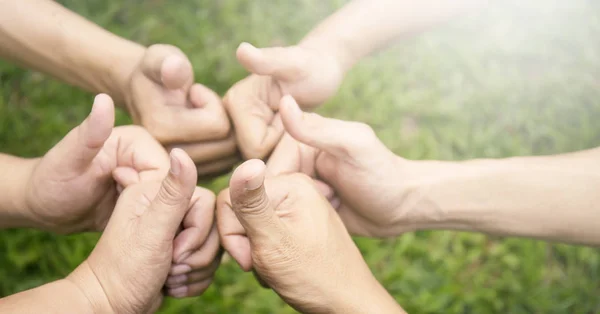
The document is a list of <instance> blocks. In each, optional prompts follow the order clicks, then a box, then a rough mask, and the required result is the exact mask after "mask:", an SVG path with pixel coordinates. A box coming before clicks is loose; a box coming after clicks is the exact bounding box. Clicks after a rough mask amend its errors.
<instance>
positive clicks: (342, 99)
mask: <svg viewBox="0 0 600 314" xmlns="http://www.w3.org/2000/svg"><path fill="white" fill-rule="evenodd" d="M60 2H61V3H63V4H65V5H66V6H67V7H69V8H71V9H72V10H74V11H76V12H78V13H80V14H82V15H84V16H86V17H88V18H90V19H91V20H93V21H95V22H97V23H98V24H100V25H102V26H104V27H106V28H108V29H109V30H111V31H113V32H115V33H117V34H119V35H122V36H125V37H127V38H131V39H133V40H136V41H138V42H141V43H144V44H152V43H159V42H162V43H169V44H173V45H177V46H178V47H180V48H181V49H182V50H183V51H184V52H186V53H187V54H188V56H189V57H190V59H191V61H192V63H193V64H194V65H195V73H196V76H197V80H198V81H199V82H202V83H204V84H206V85H207V86H209V87H211V88H213V89H215V90H216V91H217V92H219V93H220V94H223V93H224V92H225V91H226V90H227V88H228V87H229V86H231V85H232V84H233V83H234V82H236V81H237V80H239V79H241V78H243V77H244V76H245V75H246V73H245V71H244V70H243V69H242V68H241V67H240V66H239V65H238V64H237V63H236V61H235V55H234V51H235V48H236V47H237V45H238V44H239V43H240V42H241V41H249V42H251V43H254V44H256V45H258V46H268V45H277V44H292V43H295V42H296V41H297V40H298V39H299V38H301V37H302V35H303V34H305V33H306V32H307V31H308V30H309V29H310V28H311V27H312V26H313V25H314V24H315V23H316V22H317V21H319V20H320V19H322V18H323V17H325V16H327V15H328V14H330V13H331V12H333V11H334V10H335V9H336V8H338V7H339V6H341V5H343V3H344V1H341V0H339V1H336V0H327V1H319V0H296V1H277V2H276V1H267V0H256V1H243V0H220V1H215V0H185V1H177V2H171V3H168V2H167V1H165V0H126V1H123V0H103V1H101V0H88V1H76V0H62V1H60ZM91 101H92V96H91V95H89V94H86V93H84V92H81V91H79V90H77V89H74V88H71V87H69V86H66V85H64V84H61V83H60V82H57V81H54V80H52V79H50V78H48V77H45V76H43V75H41V74H38V73H33V72H29V71H25V70H21V69H18V68H17V67H14V66H12V65H9V64H6V63H3V62H2V61H0V113H1V114H0V146H1V147H2V150H3V151H4V152H7V153H11V154H16V155H20V156H39V155H42V154H43V153H44V152H45V151H46V150H47V149H49V148H50V147H51V146H52V145H53V144H54V143H55V142H56V141H58V140H59V139H60V138H61V137H62V136H63V135H64V134H66V133H67V131H68V130H69V129H70V128H72V127H73V126H75V125H76V124H78V123H79V121H81V120H82V119H83V118H84V117H85V116H86V115H87V112H88V110H89V109H90V104H91ZM321 112H322V113H324V114H326V115H329V116H334V117H337V118H342V119H348V120H361V121H365V122H367V123H369V124H370V125H372V126H373V127H374V128H375V130H376V131H377V133H378V134H379V136H380V137H381V138H382V139H383V141H384V142H385V143H386V144H387V145H388V146H389V147H390V148H391V149H393V150H394V151H395V152H396V153H398V154H400V155H402V156H405V157H408V158H415V159H424V158H437V159H449V160H457V159H466V158H473V157H504V156H514V155H529V154H552V153H560V152H566V151H573V150H578V149H583V148H588V147H595V146H598V145H599V144H600V123H598V121H600V3H598V2H596V1H593V0H589V1H584V0H575V1H569V2H567V1H560V0H552V1H543V0H535V1H527V2H525V3H521V2H519V1H516V0H513V1H505V2H502V1H499V3H498V4H497V5H494V6H491V7H490V8H489V9H486V10H485V11H482V12H481V13H479V14H475V15H473V16H469V17H464V18H461V19H457V20H456V21H455V22H453V23H450V24H448V25H446V26H444V27H439V28H437V29H435V30H433V31H431V32H429V33H427V34H426V35H423V36H419V37H417V38H415V39H411V40H407V41H404V42H402V43H401V44H399V45H397V46H396V47H393V48H392V49H390V50H387V51H386V52H384V53H380V54H377V55H376V56H374V57H372V58H369V59H367V60H365V61H364V62H362V63H361V64H359V65H358V66H357V67H356V68H355V69H354V70H352V71H351V73H350V74H349V75H348V77H347V79H346V80H345V82H344V84H343V86H342V88H341V91H340V92H339V94H338V95H337V96H336V97H335V98H334V99H333V100H331V101H330V102H329V103H328V104H327V105H326V106H324V108H323V109H322V110H321ZM118 122H119V123H120V124H125V123H128V122H129V120H128V118H127V117H126V116H125V115H124V114H120V115H119V118H118ZM224 182H226V180H225V179H221V180H219V181H217V182H215V183H212V184H210V187H211V188H213V189H215V190H218V189H219V188H220V187H222V186H223V184H224ZM96 239H97V235H93V234H86V235H76V236H56V235H51V234H47V233H42V232H36V231H29V230H9V231H2V232H0V296H6V295H9V294H12V293H14V292H17V291H20V290H23V289H28V288H31V287H35V286H37V285H40V284H43V283H45V282H47V281H50V280H53V279H56V278H59V277H62V276H65V275H66V274H68V273H69V271H70V270H72V269H73V268H75V267H76V265H77V264H78V263H80V262H81V261H82V260H83V259H84V258H85V256H86V255H87V254H88V253H89V252H90V251H91V249H92V248H93V245H94V243H95V241H96ZM357 242H358V244H359V246H360V248H361V250H362V252H363V253H364V255H365V258H366V260H367V262H368V263H369V265H370V266H371V267H372V269H373V271H374V273H375V275H376V276H377V277H378V278H379V279H380V280H381V281H382V282H383V284H384V285H385V287H387V288H388V290H389V291H390V292H391V293H392V294H393V295H394V296H395V297H396V299H397V300H398V302H400V303H401V304H402V305H403V306H404V307H405V309H407V310H408V311H409V312H414V313H441V312H444V313H600V298H599V296H600V251H599V250H597V249H592V248H584V247H577V246H569V245H563V244H548V243H544V242H540V241H533V240H527V239H516V238H510V239H501V238H496V237H490V236H485V235H480V234H469V233H457V232H444V231H435V232H434V231H428V232H417V233H409V234H406V235H403V236H402V237H399V238H398V239H393V240H370V239H357ZM357 297H360V296H357ZM188 312H189V313H293V311H292V310H291V309H290V308H289V307H287V306H285V305H284V304H283V303H282V302H281V301H280V300H279V299H278V298H277V296H276V295H275V294H274V293H273V292H271V291H269V290H264V289H261V288H260V287H259V286H258V285H257V284H256V283H255V281H254V278H253V277H252V275H249V274H245V273H242V272H241V271H239V270H238V269H237V267H236V266H235V265H234V263H227V264H225V265H223V267H222V268H221V269H220V270H219V271H218V273H217V277H216V280H215V283H214V284H213V286H212V287H211V288H210V289H209V290H208V291H207V292H206V293H205V294H204V295H203V296H201V297H199V298H193V299H189V300H183V301H173V300H169V301H168V302H166V305H165V306H164V307H163V309H162V311H161V313H188Z"/></svg>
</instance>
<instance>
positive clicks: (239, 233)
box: [217, 159, 400, 313]
mask: <svg viewBox="0 0 600 314" xmlns="http://www.w3.org/2000/svg"><path fill="white" fill-rule="evenodd" d="M265 170H266V169H265V165H264V163H263V162H262V161H260V160H256V159H254V160H250V161H247V162H245V163H244V164H242V165H241V166H239V167H238V168H237V169H236V170H235V172H234V173H233V175H232V177H231V181H230V184H229V189H228V190H225V191H223V192H222V193H221V194H220V195H219V198H218V203H217V215H218V226H219V233H220V236H221V241H222V243H223V246H224V247H225V249H226V250H227V251H228V252H229V253H230V254H231V256H232V257H233V258H234V259H235V260H236V261H237V262H238V263H239V265H240V266H241V267H242V268H243V269H244V270H246V271H249V270H251V269H253V270H255V271H256V272H257V274H258V275H259V276H260V277H261V278H262V279H263V280H264V281H265V283H266V284H267V285H268V286H269V287H271V288H272V289H274V290H275V291H276V292H277V293H278V294H279V295H280V296H281V297H282V298H283V299H284V300H285V301H286V302H287V303H288V304H290V305H291V306H293V307H294V308H296V309H297V310H299V311H301V312H305V313H306V312H310V313H315V312H318V313H390V310H391V312H394V313H396V312H400V308H399V307H398V305H397V304H396V303H395V302H394V300H393V299H392V298H391V297H390V296H389V295H388V294H387V292H386V291H385V290H384V289H383V288H382V287H381V285H380V284H379V283H378V282H377V280H375V278H374V277H373V275H372V274H371V272H370V270H369V268H368V267H367V265H366V264H365V262H364V260H363V258H362V256H361V255H360V252H359V250H358V249H357V247H356V246H355V244H354V242H352V239H351V238H350V235H349V234H348V232H347V231H346V228H345V227H344V224H343V223H342V221H341V220H340V218H339V217H338V215H337V214H336V212H335V210H334V209H333V208H332V207H331V205H330V204H329V202H328V201H327V200H326V199H325V198H324V197H323V196H322V194H321V193H320V192H319V191H318V190H317V189H316V187H315V185H314V184H313V182H312V180H311V179H310V178H309V177H307V176H305V175H302V174H292V175H284V176H279V177H273V178H269V179H267V180H265ZM357 296H360V298H357Z"/></svg>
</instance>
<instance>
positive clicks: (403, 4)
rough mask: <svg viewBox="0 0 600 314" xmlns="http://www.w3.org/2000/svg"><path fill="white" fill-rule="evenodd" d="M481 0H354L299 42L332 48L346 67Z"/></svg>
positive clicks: (472, 7)
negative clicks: (395, 40) (393, 41)
mask: <svg viewBox="0 0 600 314" xmlns="http://www.w3.org/2000/svg"><path fill="white" fill-rule="evenodd" d="M485 3H486V1H485V0H458V1H451V0H424V1H414V0H355V1H352V2H350V3H349V4H347V5H346V6H344V7H343V8H342V9H340V10H339V11H337V12H336V13H334V14H333V15H331V16H329V17H328V18H327V19H325V20H324V21H323V22H322V23H321V24H319V25H318V26H317V27H315V28H314V29H313V30H312V31H311V32H310V33H309V34H308V35H307V36H306V37H305V38H304V39H303V40H302V42H301V44H300V45H308V46H311V47H313V48H316V49H320V50H322V51H328V52H330V53H331V52H333V54H334V55H336V56H337V57H338V59H339V60H340V62H341V64H342V65H343V67H344V68H345V69H346V70H347V69H349V68H350V67H351V66H352V65H353V64H354V63H355V62H357V61H358V60H360V59H361V58H363V57H365V56H367V55H369V54H370V53H372V52H374V51H376V50H378V49H381V48H383V47H385V46H386V45H388V44H389V43H390V42H391V41H392V40H394V39H397V38H399V37H402V36H408V35H411V34H415V33H420V32H423V31H425V30H426V29H428V28H430V27H432V26H435V25H437V24H440V23H442V22H446V21H447V20H449V19H451V18H453V17H454V16H456V15H458V14H460V13H464V12H468V11H470V10H471V9H474V8H477V7H479V6H481V5H483V4H485Z"/></svg>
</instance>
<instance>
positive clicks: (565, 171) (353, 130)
mask: <svg viewBox="0 0 600 314" xmlns="http://www.w3.org/2000/svg"><path fill="white" fill-rule="evenodd" d="M281 116H282V121H283V125H284V127H285V130H286V131H287V133H288V134H289V135H288V136H287V137H286V138H284V140H283V141H282V142H281V143H280V147H278V148H276V149H275V151H274V153H273V155H272V156H271V158H270V159H269V163H268V171H269V173H270V174H271V175H273V176H276V175H279V174H285V173H295V172H301V173H305V174H307V175H309V176H311V177H313V178H315V179H319V180H320V181H321V182H322V183H324V184H326V185H328V186H329V187H330V188H331V189H332V190H333V192H334V194H335V196H334V197H330V199H332V203H333V205H334V206H335V207H336V208H337V212H338V213H339V215H340V217H341V218H342V220H343V221H344V223H345V225H346V227H347V228H348V230H349V231H350V232H351V233H352V234H354V235H360V236H369V237H394V236H398V235H401V234H402V233H405V232H408V231H414V230H430V229H445V230H461V231H474V232H484V233H489V234H496V235H502V236H520V237H531V238H536V239H542V240H550V241H560V242H567V243H575V244H584V245H590V246H599V245H600V228H599V227H600V223H599V222H598V219H596V218H597V217H598V215H599V214H600V205H599V204H598V202H597V201H596V200H597V189H598V187H599V186H600V165H598V163H597V160H598V158H600V149H598V148H595V149H590V150H584V151H579V152H574V153H567V154H561V155H554V156H534V157H512V158H506V159H478V160H467V161H459V162H450V161H435V160H428V161H419V160H407V159H404V158H401V157H399V156H396V155H395V154H393V153H392V152H391V151H389V150H388V149H387V148H386V147H385V146H384V145H383V143H381V142H380V141H379V139H378V138H377V136H376V135H375V133H374V132H373V130H372V129H371V128H370V127H369V126H368V125H365V124H363V123H357V122H346V121H341V120H335V119H328V118H323V117H321V116H319V115H317V114H314V113H304V112H302V111H301V110H300V108H299V107H298V105H297V104H296V102H295V101H294V99H293V98H291V97H289V96H287V97H284V98H283V99H282V103H281Z"/></svg>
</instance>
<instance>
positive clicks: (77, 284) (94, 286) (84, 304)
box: [0, 262, 114, 314]
mask: <svg viewBox="0 0 600 314" xmlns="http://www.w3.org/2000/svg"><path fill="white" fill-rule="evenodd" d="M86 263H87V262H84V263H83V264H82V265H81V266H79V268H78V269H77V270H75V271H74V272H73V273H72V274H71V275H69V277H67V278H66V279H61V280H57V281H54V282H51V283H49V284H45V285H43V286H41V287H38V288H35V289H31V290H27V291H23V292H20V293H17V294H14V295H11V296H8V297H6V298H3V299H0V313H90V314H94V313H112V312H114V311H113V310H112V308H111V306H110V303H109V302H108V300H107V299H106V297H105V294H104V291H103V290H102V287H101V286H100V284H99V283H98V281H97V280H96V279H95V276H94V275H93V274H92V273H91V269H89V267H87V264H86Z"/></svg>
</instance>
